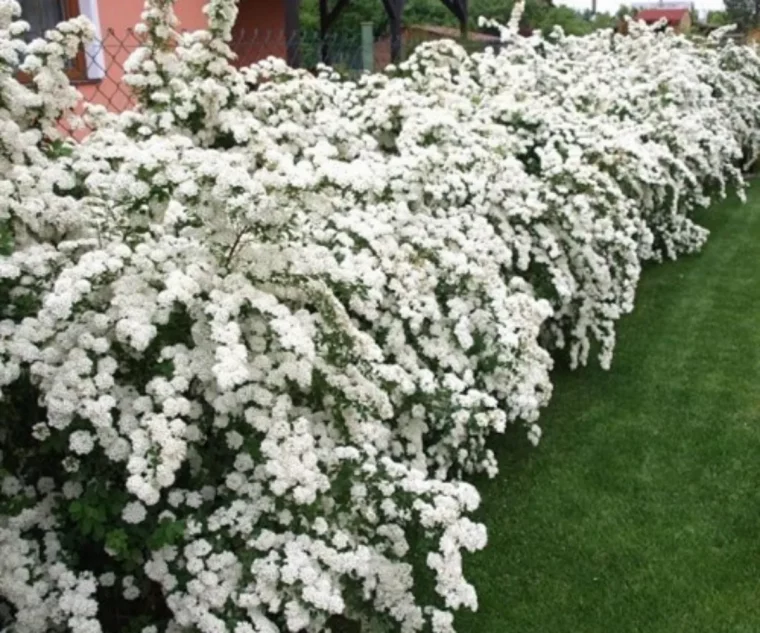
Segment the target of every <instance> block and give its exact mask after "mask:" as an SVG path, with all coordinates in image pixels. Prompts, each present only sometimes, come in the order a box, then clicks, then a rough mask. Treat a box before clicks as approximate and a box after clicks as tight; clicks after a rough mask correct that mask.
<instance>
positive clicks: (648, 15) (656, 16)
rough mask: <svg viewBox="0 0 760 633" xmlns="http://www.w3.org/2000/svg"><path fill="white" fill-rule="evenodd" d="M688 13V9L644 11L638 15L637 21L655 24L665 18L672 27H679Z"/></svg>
mask: <svg viewBox="0 0 760 633" xmlns="http://www.w3.org/2000/svg"><path fill="white" fill-rule="evenodd" d="M687 13H689V10H688V9H644V10H643V11H639V12H638V13H637V14H636V19H637V20H641V21H643V22H646V23H647V24H654V23H655V22H659V21H660V20H662V19H663V18H664V19H665V20H667V22H668V24H669V25H670V26H677V25H678V24H680V23H681V20H682V19H683V16H684V15H686V14H687Z"/></svg>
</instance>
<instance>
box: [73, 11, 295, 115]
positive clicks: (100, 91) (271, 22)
mask: <svg viewBox="0 0 760 633" xmlns="http://www.w3.org/2000/svg"><path fill="white" fill-rule="evenodd" d="M206 1H207V0H177V3H176V5H175V11H176V13H177V17H178V18H179V20H180V28H181V29H183V30H195V29H201V28H205V27H206V25H207V21H206V16H205V15H203V7H204V5H205V4H206ZM96 2H97V8H98V13H99V18H100V19H99V22H100V25H99V26H100V35H101V38H102V41H103V55H102V62H103V65H104V66H105V71H106V73H105V76H104V77H102V79H98V80H92V81H86V82H82V83H80V84H79V86H78V88H79V90H80V91H81V92H82V94H83V96H84V98H85V100H86V101H89V102H90V103H97V104H101V105H105V106H106V107H107V108H108V109H109V110H112V111H121V110H124V109H126V108H129V107H130V105H131V100H130V97H129V91H128V90H127V87H126V86H125V85H124V84H123V83H122V82H121V79H122V76H123V74H124V72H123V67H124V62H125V61H126V60H127V57H129V55H130V53H131V52H132V51H134V50H135V48H137V47H138V46H139V41H138V39H137V37H136V36H135V35H134V33H133V32H132V28H133V27H134V26H135V24H137V23H138V22H139V21H140V13H141V12H142V9H143V5H144V0H96ZM233 46H234V48H235V50H236V52H237V53H238V60H239V63H242V64H251V63H253V62H255V61H257V60H259V59H263V58H265V57H268V56H270V55H276V56H281V57H284V56H285V55H286V50H287V48H286V38H285V9H284V3H283V2H282V0H240V4H239V13H238V20H237V22H236V24H235V29H234V32H233Z"/></svg>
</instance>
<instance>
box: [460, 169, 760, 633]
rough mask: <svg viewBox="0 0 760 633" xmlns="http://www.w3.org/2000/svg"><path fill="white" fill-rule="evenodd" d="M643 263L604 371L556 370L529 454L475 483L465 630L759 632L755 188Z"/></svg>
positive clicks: (510, 450) (507, 457) (511, 443)
mask: <svg viewBox="0 0 760 633" xmlns="http://www.w3.org/2000/svg"><path fill="white" fill-rule="evenodd" d="M748 196H749V202H748V203H747V204H746V205H741V204H740V203H738V202H737V201H735V200H731V201H727V202H725V203H722V204H719V205H716V206H715V207H714V208H713V209H712V210H711V211H710V212H708V213H705V214H703V215H702V216H700V218H699V220H700V222H702V223H703V224H704V225H705V226H707V227H708V228H709V229H710V230H711V231H712V235H711V238H710V240H709V242H708V244H707V246H706V248H705V249H704V251H703V252H702V253H701V254H699V255H695V256H691V257H685V258H683V259H681V260H679V261H677V262H669V263H665V264H663V265H660V266H650V267H647V269H646V270H645V272H644V275H643V278H642V281H641V284H640V286H639V294H638V301H637V304H636V309H635V311H634V313H633V314H631V315H628V316H627V317H625V318H624V319H623V320H622V322H621V323H620V327H619V330H618V346H617V350H616V353H615V360H614V362H613V367H612V370H611V371H610V372H605V371H603V370H601V369H599V368H598V367H589V368H586V369H581V370H579V371H576V372H570V371H567V370H564V369H559V370H557V371H556V372H555V392H554V398H553V400H552V403H551V405H550V407H549V408H548V409H547V410H546V411H545V413H544V415H543V417H542V420H541V424H542V427H543V429H544V439H543V440H542V442H541V444H540V446H539V447H538V448H536V449H534V448H532V447H530V446H528V444H527V442H526V441H525V440H524V439H523V436H524V431H522V430H521V431H520V432H513V433H510V434H509V436H508V437H505V438H499V439H498V440H497V441H496V442H494V444H496V446H495V448H496V450H497V453H498V458H499V462H500V464H501V473H500V475H499V476H498V477H497V478H496V479H494V480H490V481H478V482H477V484H478V487H479V489H480V491H481V493H482V496H483V505H482V509H481V511H480V512H479V517H480V518H481V520H483V521H484V522H485V523H486V524H487V526H488V533H489V544H488V547H487V549H486V550H485V551H484V552H481V553H478V554H476V555H474V556H469V557H468V558H467V559H466V561H465V572H466V575H467V577H468V578H469V579H470V580H471V581H472V582H473V583H474V584H475V586H476V588H477V591H478V595H479V599H480V610H479V611H478V612H477V613H475V614H469V613H467V614H463V615H462V616H461V617H458V619H457V629H458V631H460V633H634V632H636V633H681V632H683V633H760V186H758V184H757V183H756V184H755V185H754V186H753V187H752V188H751V189H750V191H749V192H748Z"/></svg>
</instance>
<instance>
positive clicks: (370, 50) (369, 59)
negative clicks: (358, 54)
mask: <svg viewBox="0 0 760 633" xmlns="http://www.w3.org/2000/svg"><path fill="white" fill-rule="evenodd" d="M362 68H363V69H364V70H366V71H368V72H373V71H374V70H375V33H374V28H373V24H372V22H362Z"/></svg>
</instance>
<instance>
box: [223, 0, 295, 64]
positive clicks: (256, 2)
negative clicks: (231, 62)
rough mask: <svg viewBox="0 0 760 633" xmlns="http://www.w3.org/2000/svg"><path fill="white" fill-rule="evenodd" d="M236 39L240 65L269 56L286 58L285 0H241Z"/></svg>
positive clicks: (236, 25)
mask: <svg viewBox="0 0 760 633" xmlns="http://www.w3.org/2000/svg"><path fill="white" fill-rule="evenodd" d="M233 42H234V48H235V52H237V54H238V63H240V64H241V65H248V64H251V63H253V62H255V61H257V60H259V59H264V58H265V57H269V56H270V55H275V56H277V57H285V56H286V52H287V42H286V37H285V7H284V3H283V2H282V0H266V2H264V1H262V0H240V5H239V6H238V19H237V22H236V23H235V29H234V31H233Z"/></svg>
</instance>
